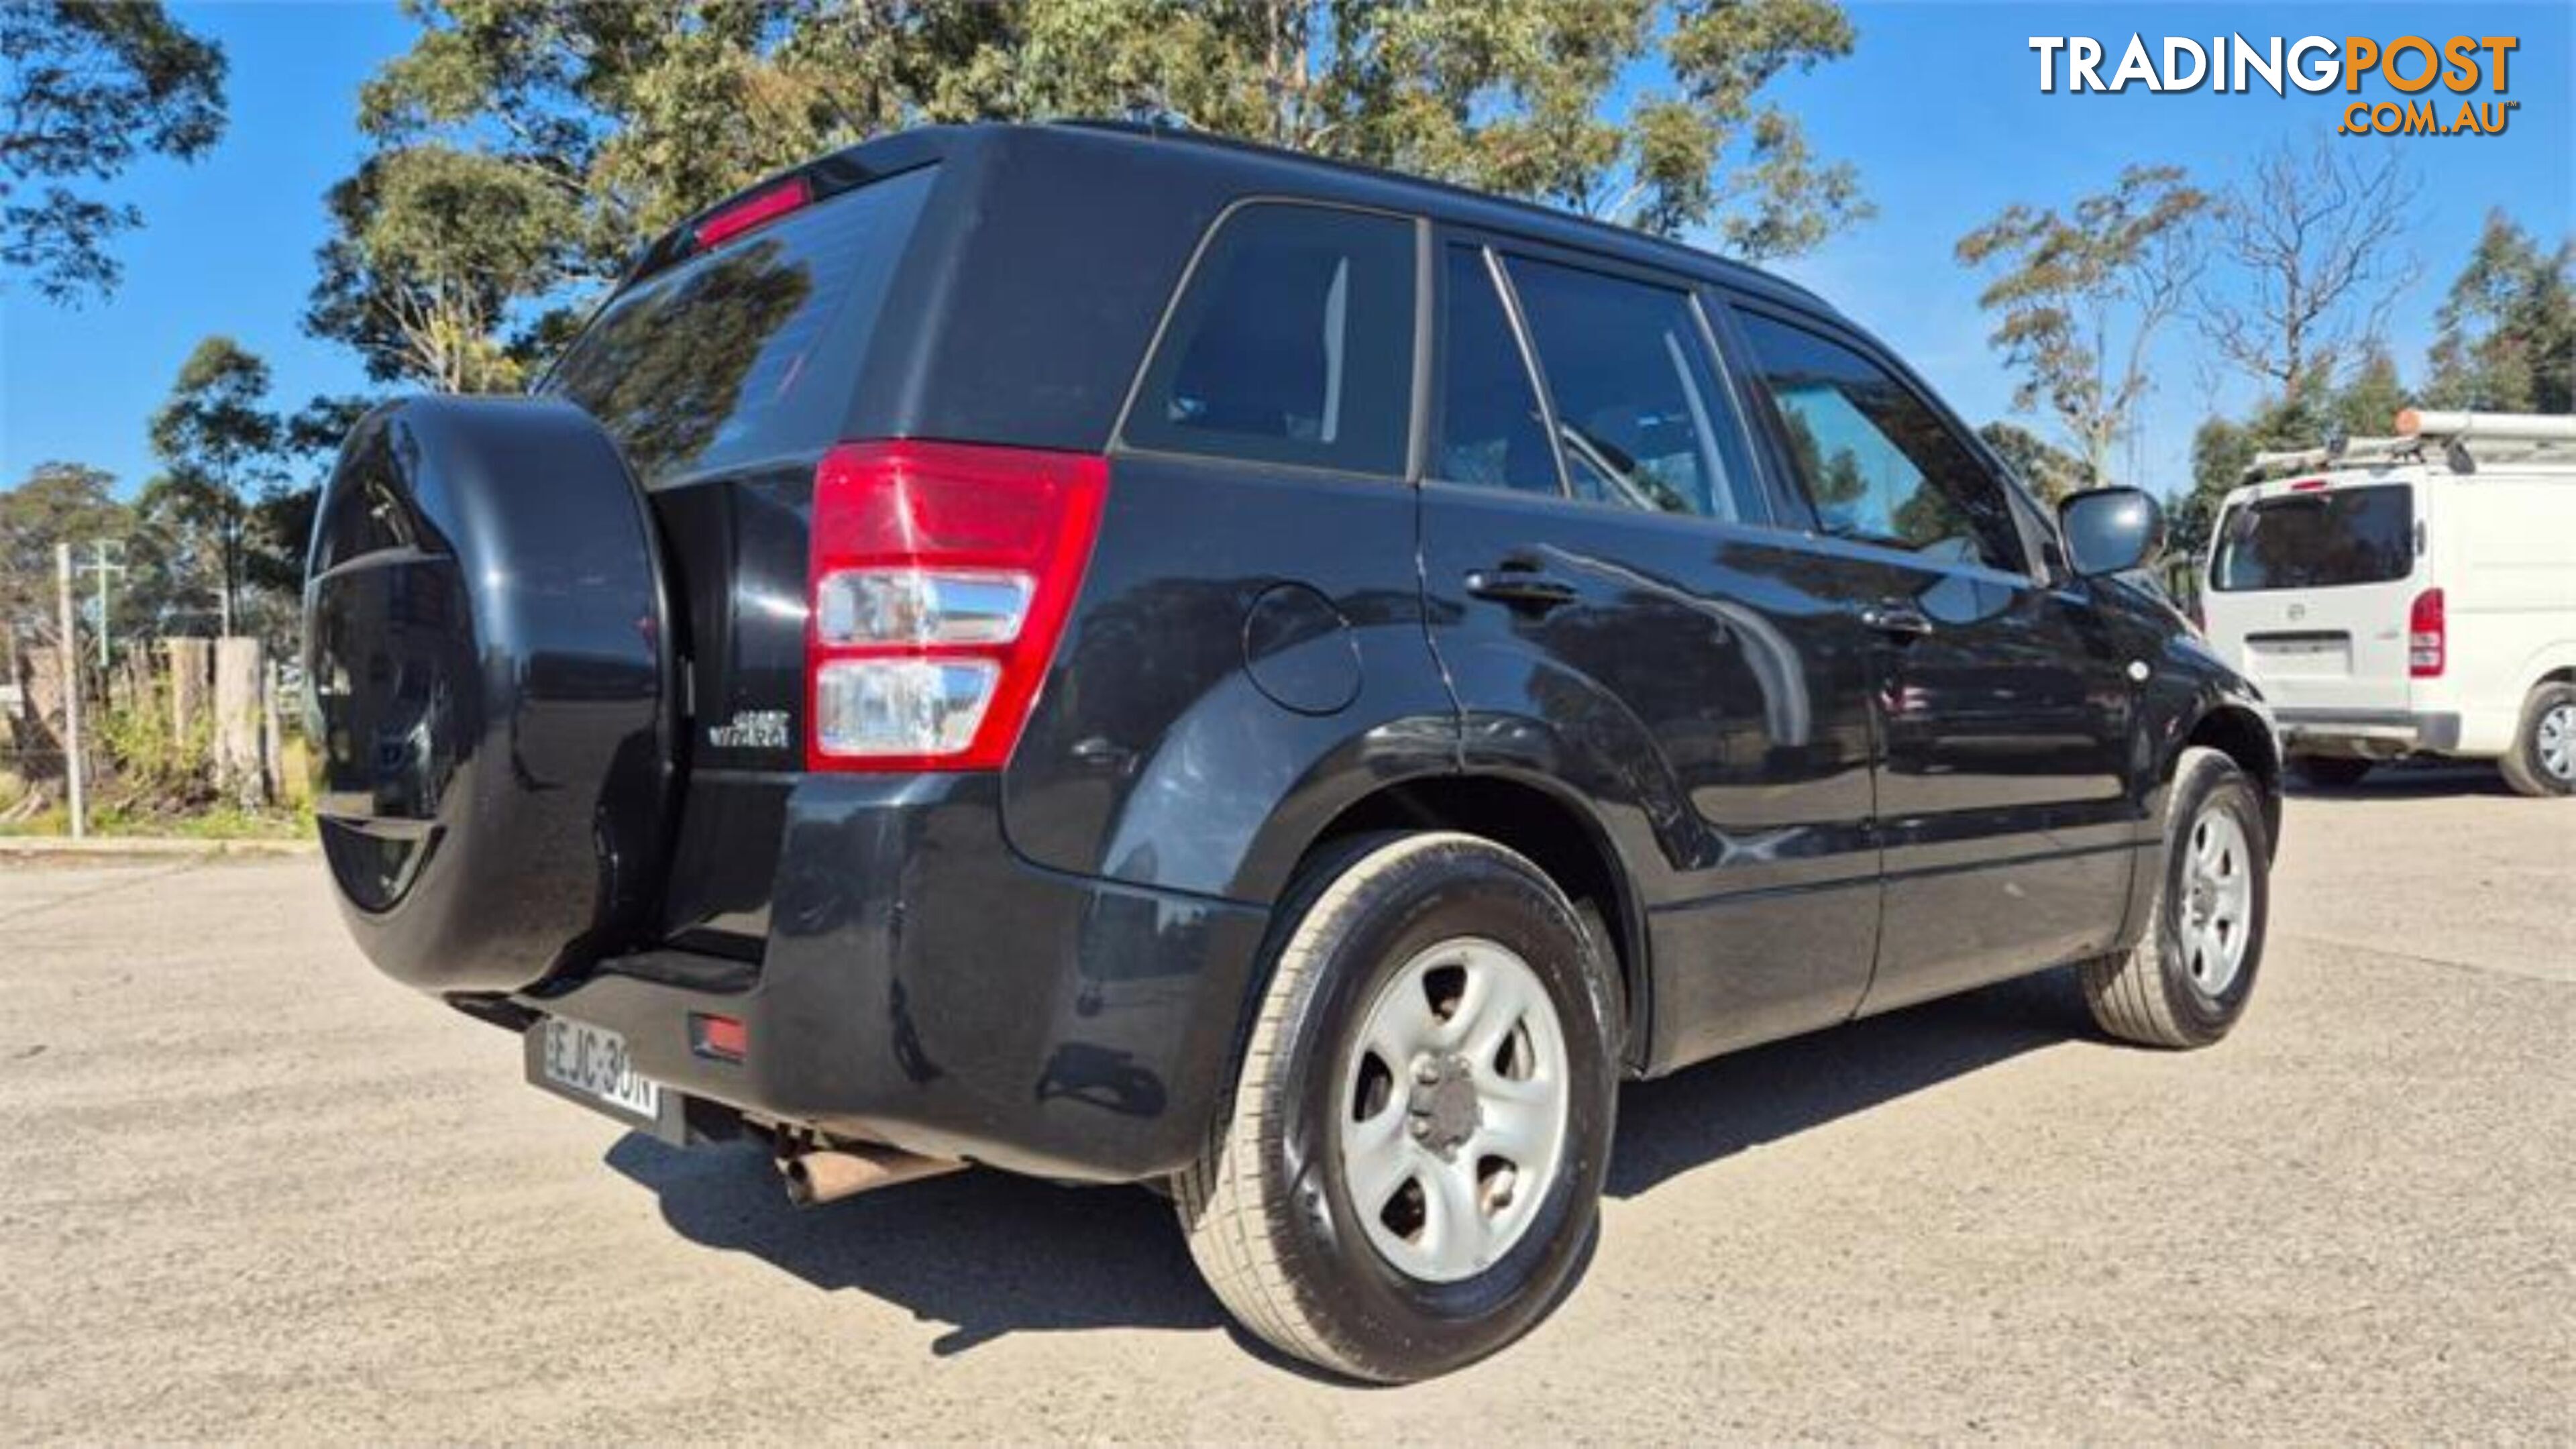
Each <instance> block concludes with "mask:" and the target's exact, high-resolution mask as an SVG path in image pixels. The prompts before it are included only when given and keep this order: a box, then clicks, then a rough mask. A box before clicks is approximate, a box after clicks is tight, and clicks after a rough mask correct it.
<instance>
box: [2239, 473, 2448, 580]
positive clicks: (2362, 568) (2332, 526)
mask: <svg viewBox="0 0 2576 1449" xmlns="http://www.w3.org/2000/svg"><path fill="white" fill-rule="evenodd" d="M2414 571H2415V490H2414V489H2412V488H2410V487H2408V486H2407V485H2405V484H2403V483H2397V484H2388V485H2383V486H2380V487H2375V488H2338V489H2335V490H2334V491H2332V492H2327V493H2285V494H2282V495H2280V496H2279V497H2276V498H2266V499H2263V500H2261V501H2259V502H2255V503H2248V504H2242V505H2239V506H2238V507H2236V508H2232V509H2230V510H2228V513H2227V516H2226V517H2225V518H2223V519H2221V520H2219V525H2218V549H2217V552H2216V553H2215V554H2214V555H2213V556H2212V557H2211V559H2210V568H2209V586H2210V587H2211V588H2213V589H2217V590H2219V591H2221V592H2231V593H2232V592H2237V591H2241V590H2250V589H2325V588H2333V587H2336V586H2337V585H2341V584H2384V583H2388V582H2390V581H2391V580H2395V579H2402V578H2404V577H2406V576H2407V575H2408V574H2410V573H2413V572H2414Z"/></svg>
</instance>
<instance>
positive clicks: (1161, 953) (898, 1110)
mask: <svg viewBox="0 0 2576 1449" xmlns="http://www.w3.org/2000/svg"><path fill="white" fill-rule="evenodd" d="M998 798H999V792H998V788H997V785H996V782H995V781H994V779H993V777H991V776H989V775H954V776H909V777H900V778H868V777H860V776H850V777H844V778H834V777H829V776H817V777H812V778H809V779H807V780H805V781H803V782H801V783H799V784H798V785H797V786H796V788H795V790H794V792H793V794H792V795H791V797H790V800H789V805H788V811H787V822H786V826H785V829H786V839H785V841H784V842H783V844H782V847H781V849H780V853H779V862H780V864H779V871H778V880H777V884H776V893H775V896H774V899H773V905H772V909H771V913H770V922H771V925H770V934H769V941H768V947H767V953H766V956H765V958H764V959H763V960H762V961H761V962H760V963H759V964H758V965H757V966H756V967H755V966H753V965H752V964H751V963H748V962H734V961H727V960H723V959H720V958H715V957H706V956H695V955H689V954H686V953H680V952H669V951H660V952H651V953H646V954H643V955H639V956H633V957H626V958H620V959H617V960H612V961H610V962H607V963H604V964H603V965H602V966H601V967H600V968H599V969H598V970H596V971H594V972H592V973H591V974H590V975H588V976H587V977H585V978H583V979H582V980H580V981H579V982H577V983H574V984H572V985H570V986H568V987H566V988H564V989H561V990H557V991H552V992H546V993H541V994H531V995H528V996H524V997H521V998H519V1001H520V1003H521V1004H523V1005H525V1006H527V1007H529V1008H531V1009H533V1010H536V1011H539V1012H543V1013H547V1014H550V1015H559V1016H563V1017H566V1018H568V1019H570V1020H574V1021H580V1022H587V1023H589V1024H591V1025H594V1026H600V1027H605V1028H607V1029H609V1030H612V1031H615V1032H617V1033H619V1034H620V1035H621V1036H623V1037H624V1038H625V1039H626V1042H627V1046H628V1049H629V1051H630V1052H631V1053H632V1056H633V1060H634V1063H635V1066H636V1069H637V1070H639V1071H641V1072H643V1073H644V1074H645V1075H647V1076H650V1077H652V1078H654V1079H656V1080H657V1081H660V1082H662V1083H663V1084H664V1085H665V1086H666V1087H667V1088H669V1089H672V1090H675V1091H678V1092H681V1093H685V1094H687V1095H688V1096H690V1097H693V1098H699V1099H703V1100H706V1101H713V1102H720V1103H723V1104H725V1105H727V1106H730V1107H734V1108H738V1109H741V1110H743V1111H746V1112H749V1113H753V1114H755V1115H758V1116H761V1117H765V1118H771V1119H775V1120H778V1121H781V1122H786V1123H792V1124H798V1125H804V1126H811V1127H815V1128H819V1129H821V1130H824V1131H826V1132H831V1133H835V1134H838V1135H845V1136H852V1137H860V1138H865V1139H868V1140H872V1141H878V1142H885V1143H889V1144H891V1145H893V1146H896V1147H901V1148H904V1149H907V1150H909V1151H913V1152H919V1153H923V1154H926V1155H930V1156H936V1157H960V1158H967V1159H971V1160H974V1161H978V1162H985V1163H990V1164H992V1165H994V1166H997V1167H1003V1168H1007V1169H1010V1170H1013V1171H1018V1172H1025V1173H1030V1174H1035V1175H1039V1176H1047V1177H1062V1178H1078V1179H1090V1180H1100V1181H1129V1180H1136V1179H1142V1178H1149V1177H1156V1176H1160V1175H1163V1174H1166V1173H1169V1172H1172V1171H1175V1170H1177V1169H1179V1168H1180V1167H1182V1166H1184V1165H1186V1164H1187V1163H1188V1162H1189V1161H1190V1160H1191V1159H1192V1158H1193V1157H1194V1156H1195V1155H1196V1154H1197V1152H1198V1150H1199V1148H1200V1145H1201V1143H1202V1142H1203V1140H1204V1137H1205V1133H1206V1130H1207V1126H1208V1123H1209V1121H1210V1117H1211V1114H1212V1113H1214V1112H1215V1111H1216V1110H1217V1106H1218V1104H1219V1103H1220V1102H1221V1101H1222V1100H1223V1099H1224V1095H1225V1093H1226V1092H1227V1090H1229V1088H1230V1086H1231V1082H1230V1073H1231V1069H1232V1066H1233V1060H1234V1052H1235V1037H1236V1032H1237V1030H1238V1028H1239V1025H1240V1022H1241V1020H1242V1008H1243V1006H1244V1004H1245V1002H1246V1001H1247V1000H1248V996H1249V992H1250V990H1251V987H1252V981H1251V976H1252V971H1253V965H1254V962H1255V960H1256V958H1257V957H1258V954H1259V950H1260V944H1261V937H1262V933H1263V931H1264V930H1265V929H1266V928H1267V925H1268V915H1267V912H1265V911H1263V910H1262V909H1260V908H1258V907H1254V906H1247V905H1242V904H1238V903H1234V902H1227V901H1219V900H1213V899H1209V898H1206V897H1199V896H1190V895H1183V894H1178V893H1172V892H1162V891H1152V890H1143V889H1138V888H1134V887H1129V886H1121V885H1116V884H1112V883H1110V882H1106V881H1100V880H1094V879H1090V878H1086V877H1079V876H1070V875H1064V874H1060V873H1057V872H1053V871H1049V870H1045V869H1042V868H1039V867H1037V866H1033V865H1030V864H1029V863H1027V862H1026V861H1024V860H1022V859H1020V858H1019V857H1017V856H1016V855H1014V854H1013V853H1012V852H1011V850H1010V848H1009V846H1008V845H1007V844H1006V843H1005V842H1004V840H1003V838H1002V831H1001V815H1000V811H999V809H998V803H997V802H998ZM692 1012H699V1013H706V1014H711V1015H718V1016H728V1017H734V1018H737V1019H739V1020H741V1021H742V1022H743V1023H744V1025H745V1028H746V1035H747V1038H748V1047H747V1050H746V1052H745V1054H744V1059H743V1060H742V1061H740V1062H731V1061H724V1060H719V1059H715V1058H710V1057H706V1056H701V1055H698V1054H697V1053H695V1052H694V1051H693V1050H692V1049H691V1045H690V1033H689V1020H688V1019H689V1015H690V1013H692Z"/></svg>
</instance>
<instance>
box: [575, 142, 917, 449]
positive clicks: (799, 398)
mask: <svg viewBox="0 0 2576 1449" xmlns="http://www.w3.org/2000/svg"><path fill="white" fill-rule="evenodd" d="M935 174H936V168H934V167H923V168H921V169H919V170H915V171H907V172H904V173H903V174H901V175H898V176H891V177H888V178H886V179H884V180H882V181H875V182H871V183H869V184H867V185H865V186H861V187H859V188H857V189H855V190H852V191H846V192H843V193H841V194H839V195H837V196H832V197H827V198H825V199H824V200H822V201H818V202H816V203H814V204H813V205H811V206H809V207H806V208H804V209H803V210H801V211H797V212H794V213H792V214H790V215H788V216H786V217H784V218H782V219H781V220H779V221H776V222H773V223H771V224H769V225H768V226H765V227H762V228H761V229H759V230H758V231H755V232H752V233H750V234H749V235H747V236H744V237H742V238H741V239H739V240H736V241H732V242H729V243H727V244H725V245H723V246H720V247H718V248H716V249H715V250H713V251H711V252H708V253H707V254H705V255H703V256H698V257H692V258H690V259H689V260H688V261H686V262H684V263H682V264H681V265H679V266H676V267H673V268H672V269H671V270H669V271H667V272H664V273H661V274H660V275H658V276H654V277H649V278H647V279H645V280H644V281H642V282H640V283H638V284H636V285H635V286H633V287H630V288H628V289H627V290H626V291H625V292H624V293H622V294H620V295H619V296H617V297H616V298H615V299H614V300H612V301H610V302H609V304H608V305H607V306H606V307H605V308H603V309H602V310H601V312H600V314H599V315H598V316H597V317H595V318H593V319H592V320H591V323H590V325H589V326H588V327H587V328H585V329H584V330H583V331H582V334H581V336H580V337H579V338H577V339H575V340H574V342H573V345H572V348H571V350H569V351H567V352H566V353H565V354H564V357H563V360H562V361H561V362H559V363H557V364H556V366H555V370H554V373H553V375H552V376H551V377H549V378H548V379H547V380H546V383H545V386H544V387H543V389H542V391H544V392H547V393H551V394H554V395H557V396H560V397H563V398H566V399H568V400H570V401H572V402H574V403H577V404H579V405H580V406H581V407H582V408H583V409H584V410H585V411H587V412H588V413H589V414H590V415H591V416H592V417H595V418H597V419H599V421H600V422H601V424H602V425H604V426H605V427H606V428H607V429H608V431H609V433H610V435H611V436H613V437H615V438H616V439H617V442H618V445H619V447H620V448H621V449H622V450H623V451H624V452H625V454H626V461H627V463H628V464H629V465H631V466H632V467H633V468H634V469H635V472H636V474H637V475H638V476H639V477H641V478H643V479H644V480H645V481H646V482H647V483H655V482H661V481H664V480H666V479H670V478H673V477H676V476H679V475H682V474H689V473H703V472H708V471H711V470H714V469H719V468H727V467H732V466H734V465H736V464H741V463H747V462H751V461H754V460H757V459H763V458H773V457H778V456H780V455H783V454H794V453H803V452H812V451H818V450H820V449H821V448H823V447H825V446H827V445H828V444H830V443H832V442H833V441H835V437H834V434H835V433H836V432H837V431H838V429H839V427H840V424H841V420H842V418H843V417H844V416H845V415H846V414H847V412H848V410H849V406H850V402H851V395H852V390H853V388H854V387H855V385H856V382H857V377H858V370H859V365H860V361H861V358H862V355H863V353H864V351H865V348H866V344H867V338H868V333H869V331H870V330H871V329H872V328H873V327H874V325H875V323H876V318H877V313H878V312H879V311H880V310H881V309H882V308H883V306H884V304H885V297H886V291H887V288H888V286H889V284H890V283H891V282H892V280H893V277H894V269H895V264H896V263H897V262H898V261H900V260H901V259H902V257H903V250H904V244H905V242H906V241H907V240H908V239H909V238H910V237H911V235H912V228H913V224H914V222H916V221H917V220H919V218H920V216H921V207H922V201H923V199H924V198H925V197H926V196H927V195H928V194H929V191H930V184H931V179H932V177H933V176H934V175H935Z"/></svg>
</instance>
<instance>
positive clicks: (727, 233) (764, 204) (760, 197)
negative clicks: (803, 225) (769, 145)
mask: <svg viewBox="0 0 2576 1449" xmlns="http://www.w3.org/2000/svg"><path fill="white" fill-rule="evenodd" d="M813 199H814V188H813V187H812V186H811V185H809V184H807V182H806V180H805V178H804V177H802V176H790V177H788V178H787V179H786V180H784V181H782V182H780V183H778V184H777V185H776V186H768V187H763V188H762V189H760V190H758V191H755V192H753V193H752V194H750V195H749V196H746V197H744V198H743V199H742V200H740V201H737V202H735V203H733V204H732V205H731V206H728V207H725V208H724V209H723V210H721V211H718V212H716V213H714V214H713V215H711V216H709V217H708V218H707V219H706V220H704V221H702V222H699V223H698V229H697V230H696V231H694V232H692V233H690V235H692V236H694V237H696V238H697V242H698V250H700V251H704V250H706V249H707V248H709V247H712V246H719V245H722V244H723V243H724V242H726V241H729V240H731V239H732V238H734V237H738V236H740V235H742V234H743V233H744V232H747V231H749V230H751V229H752V228H753V227H756V226H766V225H768V224H769V223H771V222H773V221H776V220H778V219H779V218H780V217H782V216H785V215H786V214H787V213H789V212H791V211H794V210H796V209H797V208H798V207H800V206H803V205H804V204H805V203H807V202H809V201H812V200H813Z"/></svg>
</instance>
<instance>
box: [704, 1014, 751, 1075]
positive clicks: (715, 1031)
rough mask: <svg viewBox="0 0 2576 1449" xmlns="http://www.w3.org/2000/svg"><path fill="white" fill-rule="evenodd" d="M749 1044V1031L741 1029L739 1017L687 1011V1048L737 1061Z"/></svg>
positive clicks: (705, 1054)
mask: <svg viewBox="0 0 2576 1449" xmlns="http://www.w3.org/2000/svg"><path fill="white" fill-rule="evenodd" d="M750 1045H751V1037H750V1033H748V1032H746V1031H744V1030H743V1025H742V1022H741V1020H740V1019H738V1018H735V1017H730V1016H709V1015H707V1014H706V1013H704V1012H697V1011H693V1012H690V1013H689V1049H690V1050H691V1051H694V1052H696V1053H697V1054H698V1055H699V1056H702V1057H717V1058H720V1059H722V1060H724V1061H728V1062H738V1061H741V1060H742V1058H743V1053H744V1052H745V1051H746V1050H748V1049H749V1047H750Z"/></svg>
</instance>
